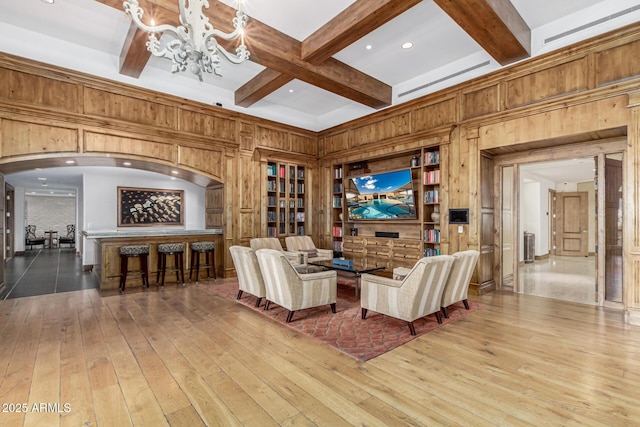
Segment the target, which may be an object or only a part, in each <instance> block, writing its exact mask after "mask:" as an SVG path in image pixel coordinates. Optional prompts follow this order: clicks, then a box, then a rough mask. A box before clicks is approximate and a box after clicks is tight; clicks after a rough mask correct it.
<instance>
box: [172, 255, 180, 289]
mask: <svg viewBox="0 0 640 427" xmlns="http://www.w3.org/2000/svg"><path fill="white" fill-rule="evenodd" d="M178 255H179V254H178V252H176V253H174V254H173V268H174V269H175V270H176V283H180V270H179V268H178Z"/></svg>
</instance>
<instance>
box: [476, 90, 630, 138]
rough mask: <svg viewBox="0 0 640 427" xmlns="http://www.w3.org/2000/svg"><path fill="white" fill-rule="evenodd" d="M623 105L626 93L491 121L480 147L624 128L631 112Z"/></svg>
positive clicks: (483, 132) (483, 133)
mask: <svg viewBox="0 0 640 427" xmlns="http://www.w3.org/2000/svg"><path fill="white" fill-rule="evenodd" d="M621 105H624V106H626V105H628V98H627V96H626V95H620V96H616V97H613V98H604V99H600V100H598V101H593V102H590V103H584V104H578V105H572V106H565V107H564V108H557V109H553V110H550V111H545V112H542V113H538V114H531V115H529V116H526V117H520V118H514V119H510V120H506V119H505V120H503V121H502V122H500V123H492V124H488V125H486V126H482V127H481V128H480V141H479V147H478V148H479V149H480V150H488V149H492V148H497V147H502V146H509V145H511V146H515V145H518V144H522V143H531V142H535V141H542V140H545V139H553V138H559V137H564V136H570V135H577V134H584V133H587V132H599V131H602V130H604V129H615V128H619V127H625V126H626V125H627V123H628V122H629V111H628V110H627V109H626V107H625V108H620V106H621Z"/></svg>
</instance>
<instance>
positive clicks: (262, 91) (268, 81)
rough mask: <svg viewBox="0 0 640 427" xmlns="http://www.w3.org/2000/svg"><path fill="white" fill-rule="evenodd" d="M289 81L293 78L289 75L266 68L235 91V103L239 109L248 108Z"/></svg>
mask: <svg viewBox="0 0 640 427" xmlns="http://www.w3.org/2000/svg"><path fill="white" fill-rule="evenodd" d="M291 80H293V77H291V76H290V75H288V74H282V73H280V72H278V71H275V70H271V69H269V68H267V69H265V70H264V71H262V72H261V73H260V74H258V75H257V76H255V77H254V78H252V79H251V80H249V81H248V82H247V83H245V84H244V85H242V86H241V87H240V88H239V89H238V90H236V93H235V103H236V105H239V106H241V107H250V106H251V105H253V104H255V103H256V102H258V101H260V100H261V99H263V98H265V97H266V96H268V95H269V94H271V93H273V92H275V91H276V90H278V89H280V88H281V87H282V86H284V85H286V84H287V83H289V82H290V81H291Z"/></svg>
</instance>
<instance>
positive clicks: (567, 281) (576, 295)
mask: <svg viewBox="0 0 640 427" xmlns="http://www.w3.org/2000/svg"><path fill="white" fill-rule="evenodd" d="M519 273H520V280H519V286H520V289H521V292H522V293H525V294H527V295H535V296H540V297H546V298H554V299H557V300H562V301H571V302H577V303H580V304H590V305H595V304H596V285H595V281H596V279H595V277H596V262H595V257H594V256H589V257H570V256H554V255H552V256H549V257H548V258H546V259H542V260H536V261H535V262H533V263H531V264H522V265H521V266H520V268H519Z"/></svg>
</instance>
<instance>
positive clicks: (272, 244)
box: [249, 237, 306, 265]
mask: <svg viewBox="0 0 640 427" xmlns="http://www.w3.org/2000/svg"><path fill="white" fill-rule="evenodd" d="M249 246H251V249H253V251H254V252H255V251H257V250H258V249H274V250H276V251H280V252H282V253H283V254H284V255H285V256H286V257H287V259H288V260H289V261H291V264H293V265H301V264H306V263H305V261H304V254H302V253H300V252H291V251H285V250H284V248H283V247H282V244H281V243H280V240H278V238H277V237H255V238H253V239H251V240H249Z"/></svg>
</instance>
